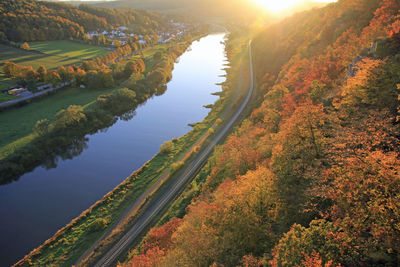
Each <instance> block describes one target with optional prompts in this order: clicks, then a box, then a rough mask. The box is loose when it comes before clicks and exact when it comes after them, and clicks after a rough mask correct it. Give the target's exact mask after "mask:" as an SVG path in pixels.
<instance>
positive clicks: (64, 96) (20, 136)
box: [0, 88, 115, 159]
mask: <svg viewBox="0 0 400 267" xmlns="http://www.w3.org/2000/svg"><path fill="white" fill-rule="evenodd" d="M113 90H115V89H106V90H87V89H79V88H70V89H69V88H68V89H65V90H61V91H59V92H57V93H56V94H54V95H50V96H47V97H45V98H43V99H41V100H40V101H37V102H33V103H31V104H28V105H26V106H23V107H19V108H15V109H11V110H7V111H4V112H1V113H0V125H1V128H2V130H1V131H0V159H1V158H3V157H4V156H5V155H7V154H8V153H9V152H10V150H12V147H15V146H16V145H18V144H19V145H20V144H21V142H22V143H25V141H27V140H26V139H27V138H28V139H29V135H30V134H31V133H32V128H33V126H34V125H35V123H36V122H37V121H38V120H41V119H48V120H52V119H53V118H54V116H55V114H56V113H57V112H58V111H60V110H61V109H65V108H67V107H68V106H70V105H82V106H86V107H87V106H89V105H90V103H92V102H94V101H95V100H96V98H97V97H98V96H99V95H101V94H104V93H109V92H112V91H113ZM15 142H17V143H18V144H16V143H15ZM7 144H8V145H7Z"/></svg>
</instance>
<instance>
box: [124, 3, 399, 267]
mask: <svg viewBox="0 0 400 267" xmlns="http://www.w3.org/2000/svg"><path fill="white" fill-rule="evenodd" d="M252 45H253V49H254V54H255V56H254V61H255V66H254V67H255V71H256V76H257V90H258V95H259V96H260V97H261V98H262V103H261V104H260V105H259V106H258V107H257V108H255V109H254V110H253V112H252V113H251V115H250V116H249V117H248V118H247V119H246V120H244V121H243V123H242V124H241V125H240V126H239V127H237V128H236V129H235V131H234V133H233V134H232V135H231V136H229V137H228V138H227V140H226V142H225V143H224V144H222V145H220V146H219V147H218V148H217V149H216V150H215V152H214V154H213V156H212V157H211V158H210V159H209V161H208V163H207V165H206V166H205V167H204V168H203V170H202V173H205V174H206V178H205V179H204V181H203V182H202V183H200V184H199V185H198V187H199V188H198V193H197V195H196V197H193V198H192V201H191V203H190V204H189V205H188V207H187V208H186V211H185V212H184V213H183V214H181V215H180V216H177V217H176V218H172V219H171V220H169V221H167V222H165V223H164V224H162V225H158V226H157V227H154V228H153V229H151V230H150V231H149V233H148V234H147V235H146V237H145V238H144V241H143V242H142V243H141V244H140V245H139V246H138V247H137V249H134V250H133V251H131V253H130V255H129V257H130V260H128V261H127V262H125V263H124V264H121V265H125V266H398V265H399V263H400V169H399V166H400V164H399V163H400V162H399V153H400V151H399V148H400V146H399V145H400V144H399V136H400V131H399V130H400V128H399V121H400V116H399V112H400V110H399V89H400V54H399V51H400V2H399V1H397V0H340V1H338V2H336V3H332V4H329V5H327V6H326V7H323V8H320V9H312V10H308V11H304V12H301V13H298V14H295V15H293V16H291V17H288V18H286V19H284V20H283V21H281V22H279V23H276V24H273V25H269V26H266V27H265V28H264V29H262V30H261V31H260V32H258V33H257V34H256V37H255V38H254V40H253V44H252Z"/></svg>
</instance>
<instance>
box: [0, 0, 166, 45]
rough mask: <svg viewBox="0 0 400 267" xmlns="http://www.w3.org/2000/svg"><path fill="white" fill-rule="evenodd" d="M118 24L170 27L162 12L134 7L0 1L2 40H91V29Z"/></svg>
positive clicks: (141, 29) (149, 30) (151, 29)
mask: <svg viewBox="0 0 400 267" xmlns="http://www.w3.org/2000/svg"><path fill="white" fill-rule="evenodd" d="M118 26H125V27H128V26H129V27H130V28H132V29H134V31H135V32H136V33H141V34H154V33H156V32H157V31H158V30H160V29H163V27H167V23H166V21H165V18H163V17H162V16H161V15H159V14H156V13H152V12H148V11H137V10H134V9H129V8H128V9H123V10H120V9H110V8H101V7H92V6H90V5H80V6H79V7H74V6H72V5H69V4H64V3H57V2H46V1H34V0H10V1H2V2H1V3H0V43H4V44H10V43H11V44H13V43H14V42H33V41H49V40H65V39H67V40H68V39H71V40H80V41H86V42H87V41H88V38H87V36H86V33H87V32H90V31H95V30H102V31H103V30H111V29H113V28H116V27H118Z"/></svg>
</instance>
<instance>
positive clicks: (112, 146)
mask: <svg viewBox="0 0 400 267" xmlns="http://www.w3.org/2000/svg"><path fill="white" fill-rule="evenodd" d="M223 39H224V34H218V35H211V36H208V37H205V38H203V39H201V41H200V42H195V43H194V44H193V45H192V50H191V51H187V52H186V53H185V54H184V55H182V56H181V57H180V60H179V63H177V64H176V65H175V69H174V71H173V77H172V80H171V81H170V82H169V83H168V84H167V87H168V90H166V89H167V87H163V88H162V89H160V90H158V91H157V92H156V95H161V96H154V97H152V98H150V99H148V100H147V102H146V103H145V104H142V105H139V106H138V107H137V108H136V109H135V110H132V111H130V112H128V113H125V114H123V115H121V116H120V117H117V118H115V120H114V121H113V123H112V126H111V125H110V126H109V127H107V128H104V129H102V130H99V131H97V132H96V133H92V134H89V135H86V136H85V137H83V138H78V139H76V140H74V143H73V144H72V145H71V146H68V147H67V148H64V149H62V150H59V151H57V153H52V155H50V156H49V158H48V159H47V160H46V164H45V166H43V167H37V168H36V169H35V170H33V171H32V172H30V173H26V174H24V175H23V176H22V177H21V178H20V179H19V180H18V181H16V182H13V183H10V184H7V185H3V186H0V214H2V219H1V220H0V236H1V238H0V259H1V264H0V265H4V266H10V265H12V264H13V263H15V262H16V261H17V260H18V259H20V258H22V257H23V256H24V255H25V254H26V253H28V252H29V251H30V250H31V249H33V248H35V247H37V246H38V245H40V244H41V243H42V242H43V241H44V240H46V239H48V238H50V237H51V236H52V235H53V234H54V233H55V232H56V231H57V230H58V229H60V228H61V227H62V226H64V225H65V224H67V223H68V222H69V221H71V220H72V219H73V218H75V217H76V216H78V215H79V214H80V213H81V212H82V211H83V210H85V209H87V208H88V207H90V206H91V205H92V204H93V203H94V202H96V201H97V200H99V199H101V198H102V196H104V195H105V194H106V193H107V192H109V191H110V190H112V188H114V187H115V186H117V185H118V184H120V183H121V182H122V181H123V180H124V179H125V178H126V177H127V176H128V175H129V174H130V173H132V172H133V171H134V170H136V169H138V168H140V167H141V166H142V165H143V164H144V163H145V162H146V161H148V160H149V159H150V158H151V157H152V156H154V154H155V153H157V152H158V150H159V147H160V145H161V144H162V143H163V142H164V141H166V140H170V139H172V138H173V137H176V136H183V135H185V134H186V133H187V132H188V131H190V130H191V127H189V126H188V124H189V123H194V122H197V121H201V120H203V119H204V117H205V116H206V115H207V113H208V111H209V110H207V109H205V108H203V105H207V104H210V103H214V102H215V101H216V100H217V99H218V96H215V95H212V93H214V92H217V91H220V90H221V87H220V86H219V85H216V83H220V82H222V81H224V78H223V77H219V76H220V75H223V74H224V73H225V72H224V71H223V70H222V69H223V68H224V66H223V64H224V63H225V55H224V45H223V44H221V43H220V42H221V41H223ZM32 229H34V231H32Z"/></svg>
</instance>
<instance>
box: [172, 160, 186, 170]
mask: <svg viewBox="0 0 400 267" xmlns="http://www.w3.org/2000/svg"><path fill="white" fill-rule="evenodd" d="M183 165H185V162H184V161H182V160H181V161H178V162H175V163H172V165H171V173H174V172H176V171H178V170H179V169H180V168H182V167H183Z"/></svg>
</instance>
